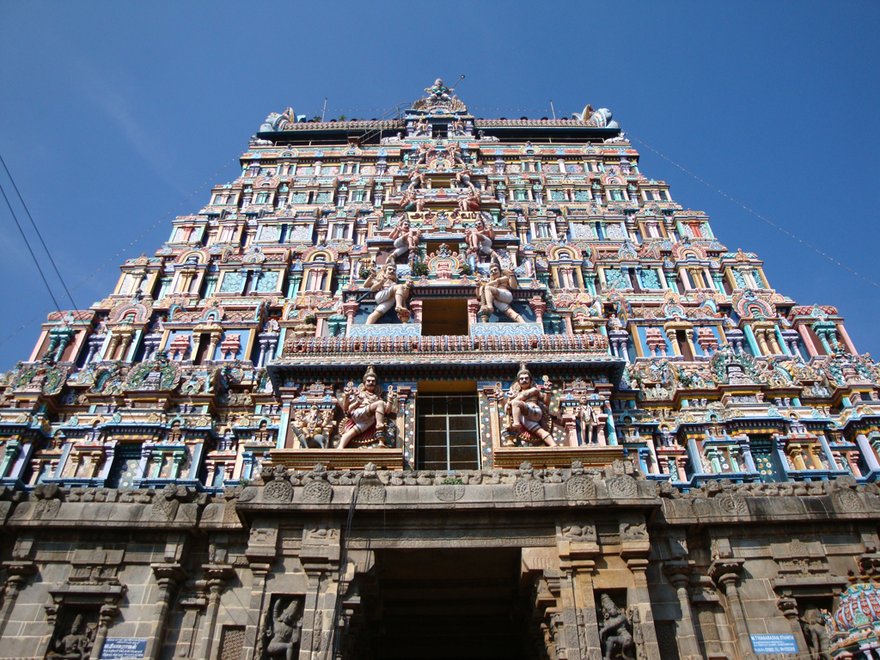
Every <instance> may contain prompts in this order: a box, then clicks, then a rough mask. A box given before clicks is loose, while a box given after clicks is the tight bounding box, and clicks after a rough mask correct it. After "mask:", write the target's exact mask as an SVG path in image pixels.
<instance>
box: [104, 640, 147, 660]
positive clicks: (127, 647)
mask: <svg viewBox="0 0 880 660" xmlns="http://www.w3.org/2000/svg"><path fill="white" fill-rule="evenodd" d="M146 651H147V640H146V639H139V638H137V637H108V638H107V640H106V641H105V642H104V648H102V649H101V660H134V659H139V658H143V657H144V653H146Z"/></svg>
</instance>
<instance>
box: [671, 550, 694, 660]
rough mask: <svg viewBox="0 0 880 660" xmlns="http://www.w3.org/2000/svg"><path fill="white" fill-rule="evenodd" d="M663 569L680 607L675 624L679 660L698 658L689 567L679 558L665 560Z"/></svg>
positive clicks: (685, 561)
mask: <svg viewBox="0 0 880 660" xmlns="http://www.w3.org/2000/svg"><path fill="white" fill-rule="evenodd" d="M663 571H664V573H666V577H667V579H668V580H669V582H670V584H672V586H673V587H674V588H675V595H676V596H678V607H679V609H681V618H680V619H679V620H678V625H677V626H676V630H675V632H676V638H677V640H678V652H679V657H680V658H681V660H699V658H700V657H702V656H701V655H700V647H699V644H698V643H697V634H696V632H695V630H694V613H693V609H692V608H691V597H690V590H689V588H688V587H689V585H690V579H691V567H690V566H689V565H688V563H687V560H685V559H679V560H673V561H670V562H667V563H666V564H665V565H664V566H663Z"/></svg>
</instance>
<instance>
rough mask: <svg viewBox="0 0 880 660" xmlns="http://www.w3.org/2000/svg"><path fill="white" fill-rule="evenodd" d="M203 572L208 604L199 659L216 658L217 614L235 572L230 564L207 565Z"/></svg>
mask: <svg viewBox="0 0 880 660" xmlns="http://www.w3.org/2000/svg"><path fill="white" fill-rule="evenodd" d="M203 570H204V573H205V585H206V587H207V595H208V602H207V606H206V608H205V619H204V623H203V624H202V640H201V643H200V644H199V655H198V657H200V658H212V657H214V642H215V641H216V639H215V638H216V635H215V633H214V631H215V628H216V626H217V612H218V611H219V609H220V596H222V595H223V588H224V587H225V585H226V583H227V582H228V581H229V579H230V578H231V577H232V576H233V574H234V573H235V571H234V569H233V568H232V566H229V565H228V564H207V565H205V566H204V567H203Z"/></svg>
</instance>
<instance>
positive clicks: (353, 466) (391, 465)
mask: <svg viewBox="0 0 880 660" xmlns="http://www.w3.org/2000/svg"><path fill="white" fill-rule="evenodd" d="M269 455H270V457H271V460H272V463H273V464H274V465H283V466H284V467H286V468H290V469H294V470H311V469H312V468H313V467H315V466H316V465H319V464H320V465H323V466H325V467H326V468H327V469H328V470H363V469H364V466H365V465H367V464H368V463H372V464H373V465H375V466H376V468H378V469H382V470H402V469H403V449H373V448H369V447H365V448H363V449H273V450H272V451H271V452H269Z"/></svg>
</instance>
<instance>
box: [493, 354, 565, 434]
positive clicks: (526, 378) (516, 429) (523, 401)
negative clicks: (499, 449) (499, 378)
mask: <svg viewBox="0 0 880 660" xmlns="http://www.w3.org/2000/svg"><path fill="white" fill-rule="evenodd" d="M545 381H546V377H545ZM549 405H550V383H549V382H545V383H544V384H543V385H538V384H537V383H535V381H534V380H532V374H531V372H530V371H529V370H528V369H527V368H526V366H525V365H522V366H521V367H520V370H519V373H517V375H516V382H515V383H514V384H513V385H512V386H511V387H510V390H509V391H508V392H507V404H505V406H504V411H505V412H506V413H507V414H508V415H509V416H510V425H509V426H508V428H507V432H506V435H507V439H506V440H505V445H508V446H512V445H514V444H516V436H518V435H519V434H520V433H522V432H523V431H525V432H527V433H529V435H532V436H535V437H536V438H538V440H541V441H542V442H543V443H544V444H545V445H547V446H548V447H555V446H556V442H555V441H554V440H553V436H552V435H551V434H550V431H548V430H547V429H546V428H544V426H545V425H549V422H550V409H549V407H548V406H549Z"/></svg>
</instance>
